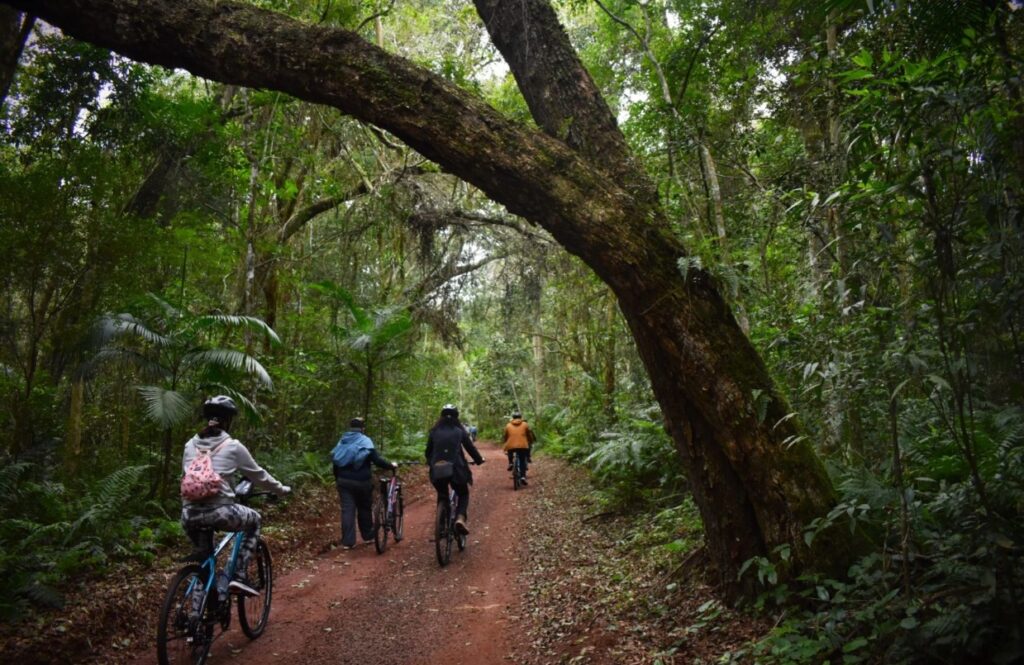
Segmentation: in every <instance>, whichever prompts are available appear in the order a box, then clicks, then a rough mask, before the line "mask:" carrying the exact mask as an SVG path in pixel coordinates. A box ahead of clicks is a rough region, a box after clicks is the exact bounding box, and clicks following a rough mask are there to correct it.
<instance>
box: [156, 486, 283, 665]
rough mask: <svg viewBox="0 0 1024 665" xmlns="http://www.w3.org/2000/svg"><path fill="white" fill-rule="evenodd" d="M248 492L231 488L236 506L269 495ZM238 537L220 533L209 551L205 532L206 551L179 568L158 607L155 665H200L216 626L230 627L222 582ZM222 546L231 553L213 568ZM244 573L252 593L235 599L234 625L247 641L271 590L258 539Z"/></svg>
mask: <svg viewBox="0 0 1024 665" xmlns="http://www.w3.org/2000/svg"><path fill="white" fill-rule="evenodd" d="M251 489H252V484H251V483H250V482H249V481H248V480H243V481H242V482H240V483H238V486H237V487H236V488H235V496H236V497H237V498H238V500H239V501H240V502H242V503H247V502H248V500H249V499H252V498H255V497H257V496H271V495H270V494H267V493H263V492H260V493H251ZM244 536H245V534H244V533H242V532H236V533H228V534H225V535H224V537H223V538H222V539H221V541H220V543H218V544H217V546H216V547H213V530H212V529H209V530H206V532H205V533H203V539H204V542H207V543H209V545H208V551H207V552H204V553H202V554H200V555H199V557H197V558H196V559H192V557H190V559H192V560H194V561H196V563H190V564H189V565H187V566H185V567H183V568H182V569H181V570H179V571H178V573H177V575H175V576H174V579H173V580H172V581H171V584H170V586H169V587H168V589H167V596H166V597H165V598H164V604H163V607H162V608H161V609H160V623H159V626H158V627H157V638H156V653H157V660H158V661H159V662H160V665H172V664H175V665H177V664H179V663H191V664H193V665H201V664H202V663H205V662H206V658H207V656H208V655H209V653H210V647H212V646H213V642H214V640H215V639H216V637H217V635H215V631H216V628H217V625H218V624H219V625H220V627H221V633H223V632H224V631H226V630H227V629H228V628H229V627H230V625H231V604H232V603H231V595H230V594H229V593H228V581H229V580H231V579H232V578H233V577H234V575H235V567H236V566H237V564H238V553H239V550H240V549H241V546H242V539H243V538H244ZM228 545H231V550H230V551H231V554H230V555H229V556H227V557H226V560H225V565H224V566H223V567H219V566H218V563H217V560H218V557H219V556H220V555H221V553H223V552H225V551H227V549H228ZM246 573H247V574H248V579H249V584H250V586H251V587H252V588H253V589H255V590H256V592H257V593H256V595H239V596H238V623H239V625H241V627H242V632H243V633H245V635H246V636H247V637H248V638H249V639H256V638H257V637H259V636H260V635H262V634H263V631H264V630H265V629H266V627H267V621H268V619H269V618H270V600H271V598H272V596H273V592H274V569H273V563H272V561H271V558H270V549H269V548H268V547H267V544H266V542H264V540H263V539H262V538H260V539H259V540H258V541H257V543H256V550H255V551H254V552H253V554H252V556H251V557H250V558H249V564H248V567H247V570H246Z"/></svg>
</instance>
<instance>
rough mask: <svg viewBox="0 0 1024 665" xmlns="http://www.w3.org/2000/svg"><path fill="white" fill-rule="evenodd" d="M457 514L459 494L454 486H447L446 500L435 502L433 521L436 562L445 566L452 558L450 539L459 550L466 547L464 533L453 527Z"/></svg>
mask: <svg viewBox="0 0 1024 665" xmlns="http://www.w3.org/2000/svg"><path fill="white" fill-rule="evenodd" d="M458 514H459V495H458V494H456V493H455V488H454V487H449V488H448V500H447V501H438V502H437V519H436V521H435V523H434V548H435V549H436V550H437V562H438V563H439V564H441V565H442V566H447V565H448V562H449V561H451V558H452V541H455V542H456V543H457V544H458V547H459V551H460V552H461V551H462V550H464V549H466V535H465V534H462V533H459V532H458V530H457V529H456V528H455V519H456V516H457V515H458Z"/></svg>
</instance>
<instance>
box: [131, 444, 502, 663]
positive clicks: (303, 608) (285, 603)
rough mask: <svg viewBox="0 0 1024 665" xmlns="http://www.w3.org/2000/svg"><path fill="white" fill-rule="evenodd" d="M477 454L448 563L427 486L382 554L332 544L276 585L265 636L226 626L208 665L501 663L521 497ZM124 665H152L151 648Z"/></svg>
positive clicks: (491, 452) (489, 450) (490, 453)
mask: <svg viewBox="0 0 1024 665" xmlns="http://www.w3.org/2000/svg"><path fill="white" fill-rule="evenodd" d="M481 450H482V453H483V454H484V456H485V457H487V458H489V460H490V463H489V464H485V465H483V466H480V467H473V476H474V484H473V487H472V488H471V492H470V503H469V518H470V521H469V525H470V535H469V539H468V544H467V547H466V549H465V551H463V552H459V551H457V549H455V548H453V551H452V557H451V563H450V564H449V565H448V566H446V567H444V568H442V567H441V566H440V565H439V564H438V562H437V559H436V555H435V549H434V542H433V535H434V515H435V508H436V503H435V498H436V495H434V493H433V492H432V490H431V489H430V488H429V487H425V488H423V491H421V492H419V495H418V496H416V497H412V500H411V501H408V502H407V503H406V510H405V537H404V538H403V540H402V541H401V542H399V543H393V542H392V543H389V546H388V548H387V550H386V551H385V552H384V554H383V555H378V554H377V552H376V550H375V549H374V546H373V544H372V542H370V543H365V544H360V545H358V546H357V547H356V548H355V549H352V550H344V549H341V548H337V547H331V548H330V549H328V551H326V552H324V553H323V554H322V555H320V556H318V557H317V558H315V559H314V560H313V561H311V562H310V563H309V564H308V565H306V566H303V567H301V568H298V569H296V570H293V571H292V572H290V573H288V574H285V575H282V576H279V577H277V579H276V580H275V584H274V598H273V605H272V612H271V617H270V623H269V625H268V627H267V631H266V632H265V633H264V634H263V636H262V637H260V638H259V639H258V640H255V641H249V640H248V639H247V638H246V637H245V636H244V635H243V634H242V632H241V630H240V629H238V627H237V625H232V628H231V629H230V630H228V631H227V632H225V633H223V634H222V636H221V637H220V638H219V639H218V640H217V641H216V642H215V643H214V647H213V649H212V652H211V658H210V663H213V664H216V663H229V662H239V663H242V662H244V663H246V664H247V665H261V664H264V663H267V664H269V663H280V662H284V661H288V662H292V663H308V664H314V665H315V664H318V663H369V664H373V665H386V664H389V663H395V664H398V663H442V662H458V661H467V662H476V663H497V662H502V660H503V658H504V656H505V654H507V653H508V651H509V645H508V638H509V635H508V630H507V625H508V617H509V615H510V614H514V613H515V612H517V606H518V600H519V598H520V596H521V593H522V590H521V589H519V588H517V587H516V584H517V580H516V575H515V570H516V569H517V565H516V555H515V552H514V549H515V548H514V545H515V541H516V534H517V533H518V531H519V528H520V524H521V521H520V518H521V516H520V513H519V512H518V511H517V510H516V505H517V503H518V500H519V498H520V497H519V496H518V495H516V494H515V493H514V492H513V489H512V483H511V480H509V479H508V477H507V476H508V474H507V473H506V471H505V458H504V455H503V454H501V451H500V450H498V449H496V448H494V447H493V446H491V445H486V444H485V445H482V446H481ZM413 473H419V474H425V473H426V472H425V470H424V469H422V468H417V469H415V471H414V472H413ZM470 654H471V655H472V657H471V658H470V657H469V655H470ZM134 662H136V663H140V664H141V663H151V662H153V653H152V651H145V652H143V653H140V654H138V658H136V659H135V660H134Z"/></svg>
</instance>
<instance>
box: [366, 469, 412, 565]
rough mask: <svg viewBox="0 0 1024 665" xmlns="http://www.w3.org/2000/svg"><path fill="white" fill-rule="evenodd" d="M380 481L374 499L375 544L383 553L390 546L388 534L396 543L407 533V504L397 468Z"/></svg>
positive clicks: (378, 550) (378, 552) (379, 551)
mask: <svg viewBox="0 0 1024 665" xmlns="http://www.w3.org/2000/svg"><path fill="white" fill-rule="evenodd" d="M379 482H380V487H379V490H380V491H379V492H377V496H376V498H374V500H373V545H374V547H376V548H377V554H383V553H384V550H386V549H387V548H388V534H391V535H392V536H393V537H394V539H395V542H396V543H397V542H400V541H401V540H402V538H403V537H404V535H405V517H404V515H405V504H404V502H403V500H402V483H401V480H400V479H399V477H398V470H397V469H392V471H391V476H390V477H388V476H382V477H381V478H380V480H379Z"/></svg>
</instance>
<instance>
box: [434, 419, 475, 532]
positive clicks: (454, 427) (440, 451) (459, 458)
mask: <svg viewBox="0 0 1024 665" xmlns="http://www.w3.org/2000/svg"><path fill="white" fill-rule="evenodd" d="M463 449H465V451H466V452H468V453H469V456H470V457H472V458H473V461H474V462H475V463H477V464H483V463H484V458H483V457H481V456H480V451H478V450H477V449H476V446H474V445H473V441H472V440H471V439H470V437H469V432H467V431H466V428H465V427H463V426H462V423H460V422H459V410H458V409H457V408H456V407H455V405H454V404H445V405H444V407H443V408H442V409H441V417H440V418H439V419H438V421H437V423H435V424H434V427H433V429H431V430H430V436H428V437H427V450H426V455H427V464H429V465H430V467H431V468H434V466H435V465H436V464H437V463H438V462H448V463H450V464H451V465H452V475H451V477H450V478H445V479H442V480H435V479H434V477H433V476H431V482H432V483H433V485H434V489H436V490H437V500H438V502H443V501H447V500H448V483H449V482H450V483H451V486H452V487H453V488H454V489H455V494H456V495H458V497H459V510H458V515H456V518H455V528H456V529H457V530H458V531H459V533H461V534H462V535H466V534H468V533H469V527H468V526H467V525H466V521H467V518H466V509H467V508H468V507H469V486H470V485H472V484H473V474H472V473H471V472H470V470H469V464H468V463H467V462H466V456H465V455H464V454H463V452H462V451H463Z"/></svg>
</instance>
